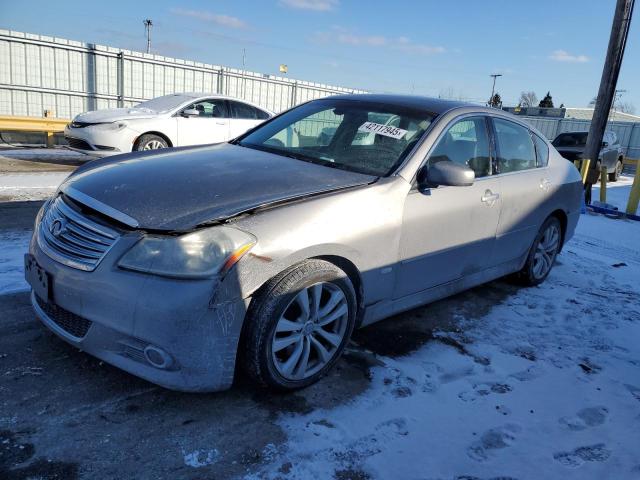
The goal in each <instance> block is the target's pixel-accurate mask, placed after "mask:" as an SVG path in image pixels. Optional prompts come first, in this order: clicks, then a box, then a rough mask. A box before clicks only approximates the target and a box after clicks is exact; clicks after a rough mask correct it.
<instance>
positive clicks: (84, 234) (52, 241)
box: [37, 196, 120, 271]
mask: <svg viewBox="0 0 640 480" xmlns="http://www.w3.org/2000/svg"><path fill="white" fill-rule="evenodd" d="M119 236H120V234H119V233H118V232H117V231H116V230H114V229H113V228H110V227H108V226H106V225H103V224H101V223H98V222H96V221H95V220H92V219H90V218H88V217H86V216H85V215H83V214H82V213H80V212H77V211H76V210H74V209H73V208H72V207H70V206H69V205H67V203H65V201H64V200H63V199H62V197H60V196H59V197H57V198H56V199H55V200H53V202H52V203H51V205H50V206H49V208H48V209H47V211H46V212H45V214H44V216H43V217H42V221H41V222H40V225H39V226H38V237H37V238H38V245H39V246H40V248H41V249H42V251H44V253H46V254H47V255H48V256H49V257H51V258H53V259H54V260H56V261H58V262H61V263H64V264H65V265H68V266H70V267H73V268H78V269H80V270H85V271H93V270H95V268H96V267H97V266H98V263H100V260H102V258H103V257H104V256H105V255H106V253H107V252H108V251H109V249H110V248H111V247H112V246H113V244H114V243H115V242H116V240H117V239H118V237H119Z"/></svg>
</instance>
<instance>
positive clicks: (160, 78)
mask: <svg viewBox="0 0 640 480" xmlns="http://www.w3.org/2000/svg"><path fill="white" fill-rule="evenodd" d="M175 92H210V93H218V94H224V95H230V96H233V97H238V98H243V99H246V100H249V101H251V102H254V103H256V104H258V105H260V106H261V107H264V108H267V109H269V110H272V111H274V112H279V111H282V110H285V109H287V108H290V107H292V106H293V105H297V104H299V103H302V102H304V101H307V100H312V99H315V98H321V97H325V96H327V95H332V94H337V93H365V92H364V91H363V90H356V89H351V88H342V87H335V86H331V85H324V84H320V83H314V82H306V81H300V80H293V79H289V78H283V77H279V76H274V75H266V74H261V73H255V72H248V71H242V70H237V69H233V68H228V67H222V66H219V65H210V64H206V63H200V62H194V61H190V60H180V59H176V58H169V57H164V56H160V55H150V54H146V53H141V52H134V51H130V50H122V49H117V48H113V47H106V46H102V45H94V44H88V43H82V42H76V41H73V40H65V39H61V38H54V37H48V36H44V35H35V34H30V33H21V32H14V31H9V30H2V29H0V115H20V116H34V117H42V116H43V114H44V111H45V110H48V111H49V112H50V115H51V116H54V117H59V118H71V117H73V116H75V115H77V114H78V113H81V112H85V111H88V110H96V109H101V108H113V107H128V106H131V105H133V104H135V103H138V102H140V101H143V100H146V99H150V98H154V97H158V96H161V95H167V94H170V93H175Z"/></svg>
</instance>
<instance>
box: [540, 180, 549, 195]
mask: <svg viewBox="0 0 640 480" xmlns="http://www.w3.org/2000/svg"><path fill="white" fill-rule="evenodd" d="M540 188H541V189H542V190H544V191H545V192H548V191H549V189H550V188H551V182H550V181H549V180H547V179H546V178H543V179H542V180H540Z"/></svg>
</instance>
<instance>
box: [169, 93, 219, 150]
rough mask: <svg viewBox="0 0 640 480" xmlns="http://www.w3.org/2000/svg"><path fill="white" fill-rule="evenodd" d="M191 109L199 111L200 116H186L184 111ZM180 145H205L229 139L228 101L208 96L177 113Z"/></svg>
mask: <svg viewBox="0 0 640 480" xmlns="http://www.w3.org/2000/svg"><path fill="white" fill-rule="evenodd" d="M189 109H195V110H197V111H198V116H194V117H186V116H184V115H183V113H182V112H184V111H185V110H189ZM176 118H177V123H178V145H176V146H180V147H183V146H186V145H204V144H208V143H219V142H224V141H226V140H228V139H229V138H230V137H229V131H230V124H229V112H228V110H227V105H226V101H225V100H223V99H218V98H208V99H206V100H201V101H198V102H195V103H192V104H190V105H188V106H187V107H185V108H184V109H183V110H182V111H181V112H180V113H179V114H178V115H177V117H176Z"/></svg>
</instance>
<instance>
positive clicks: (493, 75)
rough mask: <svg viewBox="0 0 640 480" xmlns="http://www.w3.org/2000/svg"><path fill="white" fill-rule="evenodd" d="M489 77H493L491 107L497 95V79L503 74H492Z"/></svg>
mask: <svg viewBox="0 0 640 480" xmlns="http://www.w3.org/2000/svg"><path fill="white" fill-rule="evenodd" d="M489 76H490V77H493V86H492V87H491V96H490V97H489V106H491V103H492V102H493V96H494V95H495V92H496V78H498V77H501V76H502V74H501V73H492V74H491V75H489Z"/></svg>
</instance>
